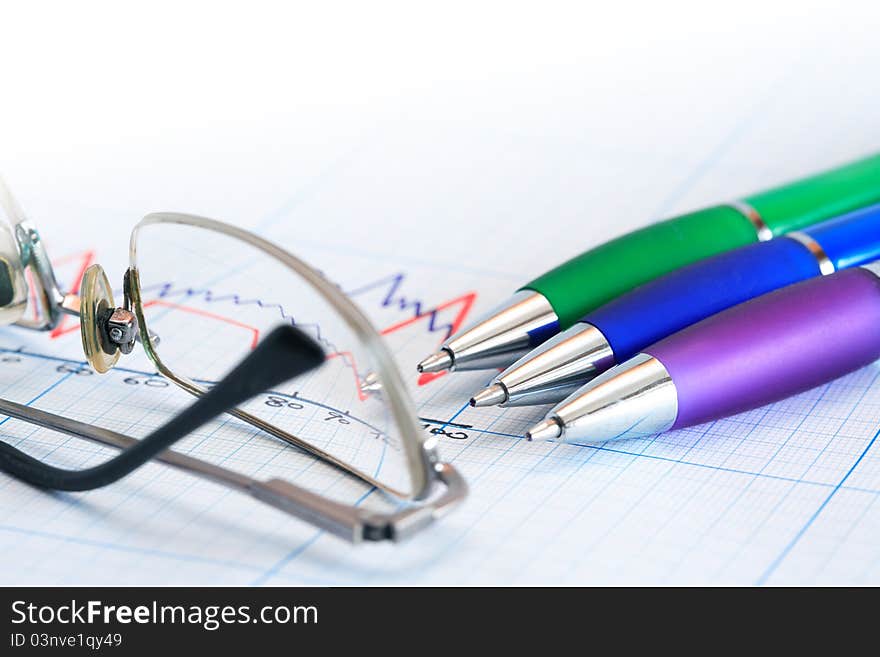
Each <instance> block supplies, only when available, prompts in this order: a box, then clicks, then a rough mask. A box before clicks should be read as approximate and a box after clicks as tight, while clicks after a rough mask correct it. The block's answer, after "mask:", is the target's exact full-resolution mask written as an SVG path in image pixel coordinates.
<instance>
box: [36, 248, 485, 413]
mask: <svg viewBox="0 0 880 657" xmlns="http://www.w3.org/2000/svg"><path fill="white" fill-rule="evenodd" d="M94 260H95V252H94V251H92V250H89V251H83V252H79V253H74V254H70V255H67V256H65V257H63V258H59V259H58V260H55V261H54V264H55V265H56V266H59V267H60V266H63V265H65V264H67V263H69V262H76V263H77V264H78V266H77V269H76V270H75V274H74V277H73V282H72V285H71V288H70V292H71V293H74V294H75V293H78V292H79V288H80V286H81V285H82V279H83V276H84V274H85V272H86V270H87V269H88V268H89V267H90V266H91V265H92V263H93V262H94ZM403 278H404V277H403V275H402V274H396V275H394V276H392V277H390V278H389V279H383V280H380V281H377V282H376V283H375V284H369V285H367V286H365V287H364V288H361V290H359V291H356V292H354V294H358V293H359V292H360V291H362V290H367V289H370V288H374V287H379V286H384V284H385V282H386V281H387V282H388V292H387V294H386V295H385V298H384V301H383V302H382V306H383V307H389V306H390V307H394V306H396V307H399V308H400V310H404V311H405V310H411V311H412V312H413V313H414V314H413V316H412V317H409V318H407V319H404V320H402V321H399V322H396V323H394V324H392V325H390V326H387V327H385V328H384V329H381V330H380V331H379V333H380V334H381V335H383V336H387V335H391V334H393V333H395V332H397V331H402V330H404V329H406V328H408V327H410V326H412V325H414V324H417V323H419V322H422V321H425V322H427V327H426V328H427V331H428V332H429V333H433V332H438V331H442V332H443V335H442V336H441V343H442V341H443V340H445V339H446V338H448V337H449V336H450V335H453V334H454V333H455V332H456V331H458V330H459V329H460V328H461V326H462V324H463V323H464V321H465V319H466V318H467V316H468V314H469V313H470V311H471V308H472V307H473V305H474V302H475V301H476V298H477V293H476V292H468V293H466V294H462V295H461V296H458V297H455V298H454V299H449V300H447V301H443V302H441V303H439V304H437V305H436V306H433V307H430V308H424V309H423V308H422V303H421V302H419V301H409V300H407V299H405V298H404V297H398V288H399V287H400V285H401V283H402V282H403ZM156 305H159V306H163V307H168V308H173V309H174V310H179V311H181V312H186V313H191V314H193V315H198V316H201V317H205V318H207V319H211V320H214V321H219V322H224V323H227V324H231V325H233V326H236V327H239V328H241V329H243V330H246V331H249V332H250V334H251V337H250V348H251V349H253V348H254V347H255V346H256V345H257V342H258V341H259V337H260V331H259V329H258V328H257V327H255V326H251V325H249V324H245V323H242V322H239V321H237V320H234V319H232V318H230V317H225V316H223V315H221V314H217V313H213V312H209V311H206V310H202V309H200V308H194V307H192V306H187V305H184V304H176V303H172V302H169V301H165V300H163V299H152V300H150V301H147V302H146V303H145V304H144V308H149V307H152V306H156ZM456 306H457V307H458V311H457V312H456V313H455V316H454V318H453V319H452V321H451V322H450V323H449V324H448V325H441V326H436V325H435V323H436V322H437V319H438V315H439V314H440V313H442V312H443V311H445V310H448V309H450V308H454V307H456ZM71 322H73V320H72V318H69V317H67V316H63V317H62V318H61V321H60V322H59V324H58V326H56V327H55V328H54V329H53V330H52V331H51V333H50V334H49V337H50V338H51V339H58V338H60V337H62V336H64V335H67V334H69V333H73V332H76V331H79V322H75V323H71ZM444 329H445V330H444ZM337 357H341V358H343V359H344V360H347V361H349V363H350V365H351V368H352V371H353V376H354V380H355V386H356V390H357V393H358V397H359V398H360V399H361V400H362V401H363V400H364V399H366V398H367V395H366V394H365V393H364V392H363V391H362V390H361V386H360V380H359V375H358V367H357V363H356V361H355V356H354V354H352V353H351V352H348V351H345V352H335V353H331V354H328V356H327V359H328V360H330V359H332V358H337ZM445 374H446V373H445V372H437V373H424V374H421V375H420V376H419V378H418V385H419V386H424V385H427V384H428V383H430V382H431V381H434V380H436V379H438V378H440V377H441V376H444V375H445Z"/></svg>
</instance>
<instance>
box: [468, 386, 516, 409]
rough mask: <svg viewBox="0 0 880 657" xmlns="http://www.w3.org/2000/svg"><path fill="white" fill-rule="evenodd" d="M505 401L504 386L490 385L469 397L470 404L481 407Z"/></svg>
mask: <svg viewBox="0 0 880 657" xmlns="http://www.w3.org/2000/svg"><path fill="white" fill-rule="evenodd" d="M506 401H507V390H505V389H504V386H502V385H498V384H497V383H496V384H495V385H491V386H489V387H488V388H484V389H483V390H480V392H478V393H477V394H476V395H474V396H473V397H471V406H475V407H477V408H482V407H483V406H497V405H498V404H503V403H504V402H506Z"/></svg>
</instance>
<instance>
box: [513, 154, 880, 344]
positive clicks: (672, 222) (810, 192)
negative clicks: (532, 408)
mask: <svg viewBox="0 0 880 657" xmlns="http://www.w3.org/2000/svg"><path fill="white" fill-rule="evenodd" d="M745 202H746V203H748V205H750V206H751V207H752V208H754V209H755V210H756V211H757V213H758V214H759V215H760V217H761V219H762V220H763V221H764V223H765V224H766V225H767V227H768V228H769V229H770V231H771V232H772V233H773V236H774V237H775V236H777V235H781V234H783V233H787V232H789V231H793V230H800V229H802V228H806V227H807V226H810V225H812V224H814V223H818V222H820V221H824V220H825V219H830V218H831V217H834V216H837V215H840V214H844V213H846V212H850V211H851V210H856V209H858V208H860V207H864V206H867V205H871V204H873V203H877V202H880V155H875V156H872V157H869V158H866V159H863V160H859V161H857V162H853V163H851V164H847V165H844V166H842V167H838V168H837V169H832V170H830V171H826V172H824V173H820V174H818V175H815V176H811V177H809V178H804V179H802V180H798V181H797V182H793V183H789V184H787V185H783V186H782V187H777V188H775V189H772V190H769V191H765V192H761V193H759V194H754V195H752V196H749V197H746V198H745ZM756 241H758V234H757V230H756V228H755V226H754V225H753V224H752V223H751V222H750V221H749V220H748V219H747V218H746V217H745V216H744V215H743V214H742V213H741V212H740V211H738V210H736V209H735V208H733V207H731V206H727V205H719V206H716V207H711V208H706V209H704V210H698V211H696V212H691V213H689V214H685V215H681V216H679V217H675V218H673V219H667V220H666V221H661V222H659V223H656V224H653V225H651V226H647V227H646V228H642V229H640V230H637V231H634V232H632V233H627V234H626V235H623V236H622V237H619V238H617V239H614V240H611V241H610V242H606V243H605V244H602V245H601V246H598V247H596V248H595V249H592V250H590V251H587V252H586V253H582V254H581V255H579V256H576V257H574V258H572V259H571V260H569V261H567V262H564V263H563V264H561V265H559V266H558V267H556V268H555V269H552V270H550V271H549V272H547V273H546V274H543V275H541V276H539V277H538V278H536V279H535V280H533V281H532V282H530V283H528V284H526V285H524V286H523V287H522V289H524V290H533V291H535V292H539V293H540V294H542V295H544V297H546V298H547V300H548V301H549V302H550V305H552V306H553V310H554V311H555V312H556V315H557V316H558V318H559V324H560V328H561V329H566V328H568V327H569V326H571V325H572V324H574V323H575V322H577V321H578V320H579V319H580V318H581V317H582V316H583V315H585V314H586V313H588V312H590V311H592V310H594V309H596V308H598V307H599V306H601V305H603V304H605V303H607V302H608V301H611V300H612V299H614V298H615V297H617V296H619V295H621V294H623V293H625V292H627V291H629V290H631V289H633V288H634V287H637V286H639V285H642V284H643V283H647V282H648V281H650V280H653V279H654V278H657V277H658V276H662V275H664V274H667V273H669V272H671V271H673V270H675V269H678V268H679V267H683V266H685V265H688V264H690V263H692V262H696V261H698V260H702V259H703V258H708V257H711V256H713V255H717V254H718V253H722V252H723V251H729V250H731V249H735V248H737V247H740V246H744V245H746V244H749V243H752V242H756Z"/></svg>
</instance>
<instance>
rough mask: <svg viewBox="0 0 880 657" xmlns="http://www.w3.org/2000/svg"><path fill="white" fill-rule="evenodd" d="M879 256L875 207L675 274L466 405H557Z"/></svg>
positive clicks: (597, 314) (614, 305)
mask: <svg viewBox="0 0 880 657" xmlns="http://www.w3.org/2000/svg"><path fill="white" fill-rule="evenodd" d="M876 258H880V205H873V206H870V207H867V208H863V209H861V210H858V211H856V212H852V213H849V214H846V215H843V216H841V217H837V218H836V219H831V220H829V221H825V222H822V223H820V224H816V225H815V226H813V227H811V228H809V229H807V230H804V231H799V232H795V233H788V234H787V235H785V236H784V237H781V238H779V239H775V240H770V241H768V242H759V243H756V244H750V245H749V246H744V247H742V248H739V249H735V250H733V251H728V252H726V253H723V254H721V255H718V256H715V257H712V258H708V259H706V260H701V261H700V262H697V263H694V264H692V265H688V266H687V267H683V268H681V269H678V270H676V271H674V272H672V273H670V274H667V275H666V276H662V277H660V278H658V279H655V280H654V281H651V282H650V283H647V284H645V285H642V286H641V287H638V288H636V289H634V290H632V291H631V292H629V293H627V294H624V295H623V296H620V297H618V298H617V299H615V300H614V301H611V302H609V303H607V304H605V305H604V306H602V307H601V308H598V309H597V310H594V311H593V312H591V313H589V314H588V315H586V316H584V317H583V318H582V319H581V320H580V321H579V322H578V323H577V324H575V325H574V326H572V327H571V328H570V329H568V330H567V331H564V332H562V333H560V334H558V335H556V336H555V337H553V338H552V339H550V340H549V341H547V342H545V343H544V344H543V345H541V346H540V347H538V348H537V349H535V350H534V351H531V352H529V353H528V354H526V355H525V356H523V357H522V358H520V359H519V360H518V361H516V362H515V363H514V364H513V365H511V366H510V367H508V368H507V369H506V370H504V371H503V372H502V373H501V374H499V375H498V376H497V377H495V379H494V381H493V382H492V383H491V384H490V385H489V386H488V387H487V388H485V389H484V390H482V391H480V392H479V393H477V394H476V395H475V396H474V397H473V399H471V405H472V406H490V405H495V404H500V405H502V406H524V405H528V404H547V403H555V402H558V401H560V400H562V399H565V398H566V397H567V396H568V395H569V394H571V393H572V392H574V391H575V390H577V389H578V388H579V387H580V386H582V385H583V384H584V383H586V382H587V381H589V380H590V379H592V378H593V377H595V376H597V375H598V374H600V373H602V372H604V371H605V370H607V369H608V368H610V367H612V366H613V365H615V364H616V363H621V362H623V361H625V360H627V359H629V358H631V357H632V356H634V355H635V354H637V353H639V352H640V351H642V350H643V349H644V348H645V347H647V346H649V345H651V344H653V343H655V342H657V341H658V340H661V339H662V338H665V337H667V336H669V335H672V334H673V333H675V332H677V331H680V330H681V329H683V328H685V327H687V326H690V325H691V324H694V323H696V322H698V321H700V320H702V319H705V318H706V317H709V316H710V315H714V314H715V313H718V312H721V311H722V310H724V309H726V308H730V307H731V306H735V305H737V304H739V303H742V302H744V301H748V300H749V299H752V298H754V297H757V296H760V295H762V294H766V293H767V292H770V291H772V290H776V289H778V288H781V287H785V286H787V285H791V284H793V283H797V282H798V281H802V280H804V279H807V278H811V277H813V276H820V275H827V274H831V273H833V272H835V271H837V270H839V269H844V268H847V267H855V266H858V265H861V264H864V263H866V262H870V261H871V260H874V259H876Z"/></svg>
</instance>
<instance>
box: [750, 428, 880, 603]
mask: <svg viewBox="0 0 880 657" xmlns="http://www.w3.org/2000/svg"><path fill="white" fill-rule="evenodd" d="M878 436H880V430H878V431H877V433H875V434H874V437H873V438H871V441H870V442H869V443H868V445H867V446H866V447H865V449H864V450H862V453H861V454H859V458H857V459H856V461H855V463H853V464H852V466H850V469H849V470H847V471H846V474H845V475H843V478H842V479H841V480H840V481H839V482H837V485H836V486H835V487H834V488H833V489H832V490H831V492H830V493H828V496H827V497H826V498H825V499H824V500H823V501H822V504H820V505H819V507H818V508H817V509H816V510H815V511H814V512H813V515H811V516H810V517H809V519H808V520H807V522H805V523H804V526H803V527H801V528H800V530H798V532H797V534H795V535H794V538H792V539H791V541H790V542H789V543H788V545H786V546H785V548H783V550H782V552H780V553H779V556H777V557H776V558H775V559H774V560H773V562H772V563H771V564H770V565H769V566H768V567H767V569H766V570H765V571H764V572H763V573H762V574H761V576H760V577H759V578H758V579H757V580H756V581H755V584H756V585H757V586H763V585H764V584H765V583H766V582H767V580H768V579H769V578H770V576H771V575H773V573H774V572H775V571H776V569H777V568H779V565H780V564H781V563H782V562H783V561H784V560H785V558H786V557H787V556H788V555H789V553H790V552H791V551H792V550H793V549H794V547H795V546H796V545H797V544H798V543H799V542H800V540H801V538H803V536H804V534H806V533H807V530H809V529H810V527H812V526H813V523H814V522H816V518H818V517H819V516H820V515H821V514H822V511H824V510H825V508H826V507H827V506H828V503H829V502H831V500H832V499H833V498H834V496H835V495H837V491H839V490H840V489H841V488H842V487H843V484H845V483H846V480H847V479H849V478H850V475H852V473H853V472H855V469H856V468H857V467H858V466H859V464H860V463H861V462H862V459H864V458H865V455H866V454H867V453H868V452H869V451H870V450H871V448H872V447H873V446H874V443H875V442H877V437H878Z"/></svg>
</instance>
